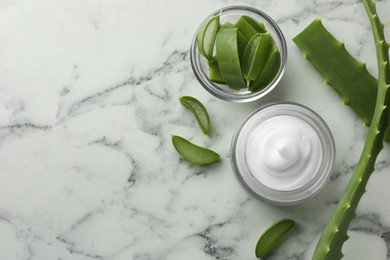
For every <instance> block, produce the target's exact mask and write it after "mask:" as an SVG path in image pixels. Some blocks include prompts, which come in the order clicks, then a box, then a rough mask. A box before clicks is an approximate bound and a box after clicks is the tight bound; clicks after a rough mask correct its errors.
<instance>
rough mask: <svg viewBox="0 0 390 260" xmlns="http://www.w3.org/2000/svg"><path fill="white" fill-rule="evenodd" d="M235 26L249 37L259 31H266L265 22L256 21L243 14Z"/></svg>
mask: <svg viewBox="0 0 390 260" xmlns="http://www.w3.org/2000/svg"><path fill="white" fill-rule="evenodd" d="M235 26H236V27H237V28H238V30H239V31H240V32H241V33H242V34H243V35H244V36H245V37H246V38H247V39H251V38H252V37H253V36H254V35H255V34H257V33H265V32H267V30H266V29H265V27H264V24H262V23H259V22H257V21H255V20H254V19H253V18H252V17H249V16H246V15H243V16H241V17H240V18H238V20H237V22H236V23H235Z"/></svg>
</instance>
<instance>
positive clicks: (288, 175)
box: [231, 103, 335, 205]
mask: <svg viewBox="0 0 390 260" xmlns="http://www.w3.org/2000/svg"><path fill="white" fill-rule="evenodd" d="M231 155H232V165H233V169H234V171H235V173H236V176H237V177H238V179H239V180H240V182H241V183H242V184H243V185H244V187H245V188H246V189H247V190H248V191H249V192H251V193H252V194H254V195H255V196H256V197H258V198H260V199H263V200H266V201H268V202H271V203H272V204H277V205H292V204H296V203H299V202H301V201H304V200H306V199H307V198H309V197H311V196H313V195H314V194H315V193H317V192H318V191H319V190H320V189H321V188H322V187H323V186H324V184H325V183H326V181H327V180H328V178H329V176H330V174H331V170H332V167H333V161H334V156H335V147H334V142H333V138H332V135H331V133H330V130H329V128H328V127H327V125H326V124H325V122H324V121H323V120H322V119H321V118H320V117H319V115H317V114H316V113H315V112H313V111H312V110H310V109H308V108H306V107H304V106H301V105H298V104H294V103H280V104H274V105H269V106H266V107H263V108H261V109H258V110H256V111H254V112H252V113H251V114H249V115H248V116H247V117H246V118H245V119H244V120H243V121H242V122H241V124H240V126H239V127H238V128H237V130H236V133H235V135H234V137H233V142H232V148H231Z"/></svg>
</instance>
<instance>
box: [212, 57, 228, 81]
mask: <svg viewBox="0 0 390 260" xmlns="http://www.w3.org/2000/svg"><path fill="white" fill-rule="evenodd" d="M208 64H209V69H210V80H211V81H212V82H215V83H218V84H226V82H225V80H224V79H223V77H222V74H221V70H220V69H219V65H218V60H217V59H216V58H214V60H210V61H209V62H208Z"/></svg>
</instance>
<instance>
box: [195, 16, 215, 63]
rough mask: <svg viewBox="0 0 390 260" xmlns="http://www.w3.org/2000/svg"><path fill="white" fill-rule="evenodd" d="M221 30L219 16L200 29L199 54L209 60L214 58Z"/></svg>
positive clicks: (198, 39)
mask: <svg viewBox="0 0 390 260" xmlns="http://www.w3.org/2000/svg"><path fill="white" fill-rule="evenodd" d="M218 29H219V15H216V16H211V17H210V18H208V19H207V20H206V21H205V22H204V23H203V25H202V27H201V28H200V30H199V32H198V35H197V38H196V45H197V47H198V50H199V52H200V53H201V54H202V55H203V56H204V57H205V58H206V59H208V60H210V59H212V58H213V51H214V43H215V38H216V36H217V32H218Z"/></svg>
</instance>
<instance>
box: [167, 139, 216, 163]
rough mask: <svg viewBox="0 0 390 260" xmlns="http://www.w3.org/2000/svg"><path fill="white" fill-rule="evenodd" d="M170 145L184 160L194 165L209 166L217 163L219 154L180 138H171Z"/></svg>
mask: <svg viewBox="0 0 390 260" xmlns="http://www.w3.org/2000/svg"><path fill="white" fill-rule="evenodd" d="M172 144H173V146H174V147H175V149H176V151H177V152H178V153H179V154H180V155H181V156H183V158H184V159H186V160H187V161H189V162H192V163H195V164H201V165H206V164H211V163H214V162H216V161H218V160H219V158H220V156H219V154H217V153H216V152H214V151H212V150H210V149H207V148H204V147H201V146H199V145H196V144H193V143H191V142H190V141H188V140H186V139H184V138H183V137H181V136H177V135H174V136H172Z"/></svg>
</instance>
